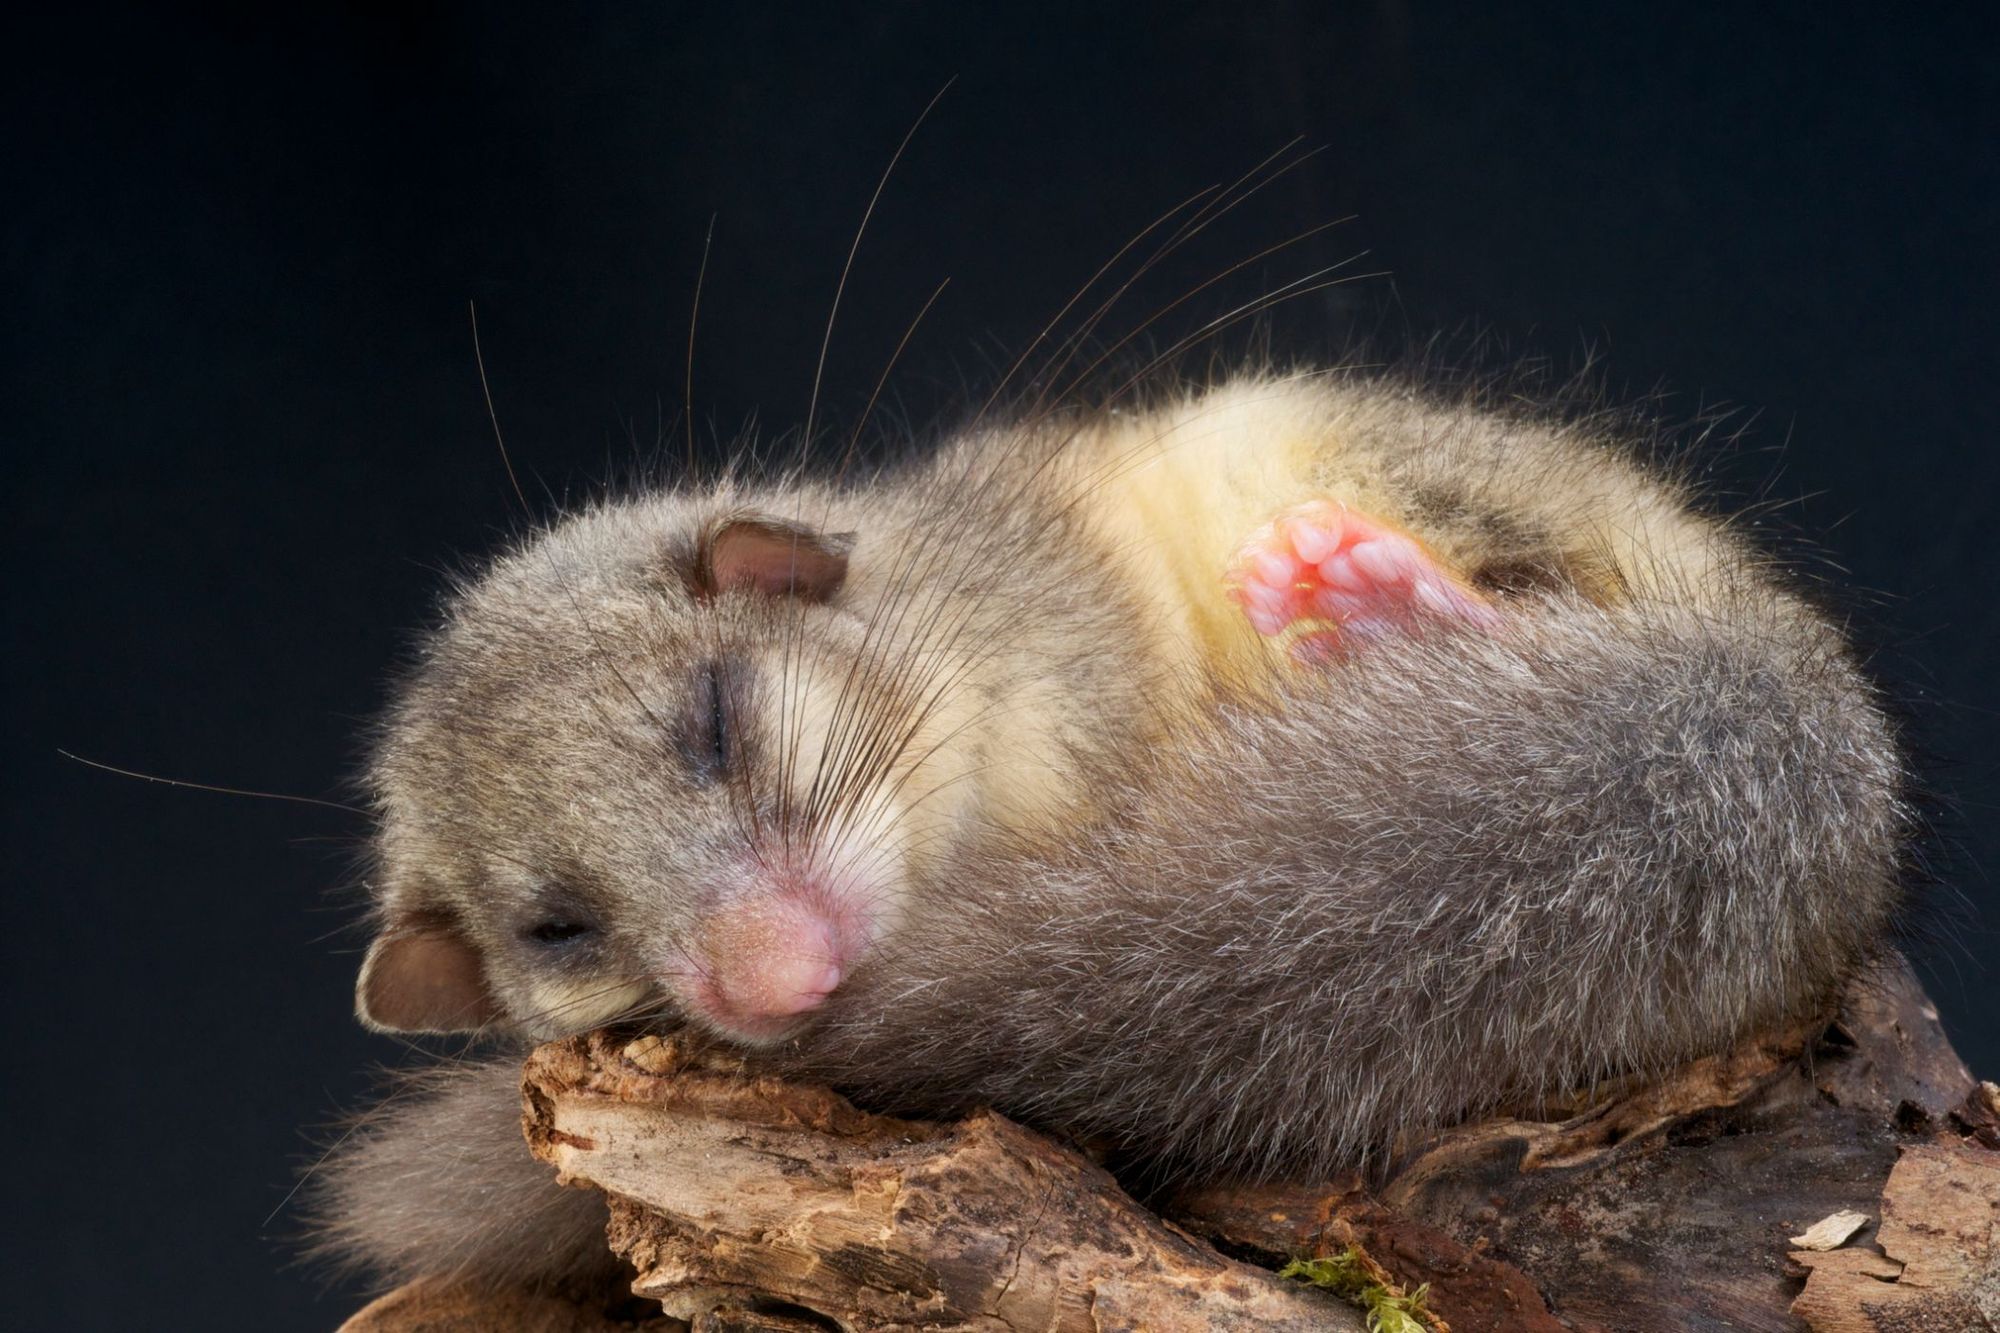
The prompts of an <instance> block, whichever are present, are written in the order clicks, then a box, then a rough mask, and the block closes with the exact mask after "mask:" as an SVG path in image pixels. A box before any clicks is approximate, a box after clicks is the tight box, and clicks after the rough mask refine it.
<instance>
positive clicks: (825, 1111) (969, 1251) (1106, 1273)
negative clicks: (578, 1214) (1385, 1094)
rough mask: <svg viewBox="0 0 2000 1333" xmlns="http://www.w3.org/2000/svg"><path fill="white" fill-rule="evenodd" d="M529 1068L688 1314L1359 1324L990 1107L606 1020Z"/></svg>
mask: <svg viewBox="0 0 2000 1333" xmlns="http://www.w3.org/2000/svg"><path fill="white" fill-rule="evenodd" d="M526 1087H527V1096H528V1104H529V1117H528V1139H529V1143H530V1144H531V1146H532V1147H533V1148H534V1150H535V1152H536V1153H537V1154H538V1155H539V1156H541V1157H542V1158H544V1159H545V1160H547V1161H549V1162H550V1163H552V1164H553V1165H555V1167H556V1168H557V1170H558V1172H559V1174H560V1176H561V1178H562V1179H563V1180H564V1181H566V1182H570V1183H586V1184H589V1185H592V1186H595V1187H596V1188H599V1189H602V1190H604V1191H605V1192H606V1193H607V1194H609V1195H610V1196H611V1199H612V1220H611V1227H610V1237H611V1244H612V1247H613V1249H614V1250H616V1251H617V1252H618V1253H619V1254H621V1255H623V1256H624V1257H625V1258H627V1259H628V1260H629V1261H631V1263H632V1264H633V1266H634V1267H635V1268H636V1269H637V1271H638V1277H637V1279H636V1280H635V1282H634V1283H633V1290H634V1291H635V1292H638V1293H640V1294H642V1295H645V1296H649V1297H652V1298H654V1299H656V1300H658V1301H659V1302H660V1304H661V1306H662V1308H664V1309H665V1310H666V1311H667V1312H668V1313H669V1314H673V1315H677V1316H679V1317H682V1318H687V1319H694V1318H697V1317H701V1316H704V1315H707V1314H709V1313H710V1312H712V1311H714V1310H716V1309H718V1308H724V1309H727V1308H731V1307H738V1308H750V1309H754V1308H756V1307H758V1306H759V1305H770V1304H773V1303H777V1304H782V1305H783V1306H787V1307H792V1308H799V1309H804V1310H810V1311H812V1312H813V1313H814V1314H816V1315H818V1316H820V1317H821V1318H823V1319H826V1320H829V1321H831V1322H832V1323H834V1324H836V1325H838V1326H839V1327H841V1328H843V1329H876V1328H902V1327H909V1326H915V1325H921V1326H923V1327H925V1328H936V1329H967V1330H973V1329H978V1330H994V1331H995V1333H999V1331H1000V1330H1007V1329H1023V1328H1034V1329H1046V1330H1051V1331H1052V1333H1053V1331H1056V1330H1075V1331H1076V1333H1084V1331H1085V1330H1099V1329H1106V1328H1133V1329H1140V1328H1144V1329H1159V1330H1163V1331H1169V1330H1176V1329H1186V1330H1196V1329H1209V1328H1221V1329H1245V1330H1251V1329H1258V1330H1262V1329H1270V1330H1306V1329H1341V1328H1347V1329H1356V1330H1358V1329H1360V1328H1361V1327H1362V1322H1361V1320H1360V1318H1359V1316H1358V1315H1357V1314H1356V1313H1355V1312H1354V1311H1353V1310H1352V1309H1351V1308H1349V1307H1347V1306H1345V1305H1342V1304H1340V1303H1338V1302H1337V1301H1335V1300H1334V1299H1333V1298H1331V1297H1329V1296H1326V1295H1324V1294H1322V1293H1320V1292H1317V1291H1314V1290H1312V1289H1310V1288H1309V1287H1306V1286H1303V1285H1301V1284H1298V1283H1294V1282H1287V1281H1284V1280H1281V1279H1279V1278H1277V1277H1275V1276H1274V1275H1273V1274H1271V1273H1270V1272H1267V1271H1265V1270H1262V1269H1259V1268H1255V1267H1252V1266H1250V1265H1247V1264H1243V1263H1239V1262H1237V1261H1234V1260H1231V1259H1227V1258H1225V1257H1223V1256H1222V1255H1221V1254H1219V1253H1217V1252H1216V1251H1215V1250H1214V1249H1213V1248H1211V1247H1210V1246H1207V1245H1204V1244H1201V1243H1200V1242H1197V1241H1195V1240H1193V1239H1192V1238H1190V1237H1188V1236H1187V1235H1185V1234H1184V1233H1182V1232H1180V1231H1178V1230H1176V1229H1175V1228H1173V1227H1171V1226H1169V1225H1168V1224H1166V1223H1165V1222H1163V1221H1162V1220H1161V1219H1159V1218H1158V1217H1156V1216H1154V1215H1153V1214H1151V1213H1149V1212H1147V1211H1146V1210H1145V1209H1143V1208H1141V1207H1140V1206H1139V1205H1138V1204H1136V1203H1134V1202H1133V1201H1132V1200H1131V1199H1130V1198H1129V1197H1127V1196H1126V1194H1125V1193H1124V1192H1123V1191H1122V1190H1121V1189H1119V1187H1118V1185H1117V1183H1116V1182H1115V1181H1114V1180H1113V1179H1112V1178H1111V1176H1110V1175H1109V1174H1107V1173H1106V1172H1105V1171H1103V1170H1102V1169H1101V1168H1099V1167H1096V1166H1093V1165H1091V1164H1090V1163H1089V1162H1087V1161H1085V1160H1084V1159H1083V1158H1082V1157H1081V1156H1079V1155H1077V1154H1076V1153H1074V1152H1072V1151H1070V1150H1068V1149H1066V1148H1062V1147H1059V1146H1058V1145H1056V1144H1054V1143H1052V1142H1051V1141H1049V1140H1048V1139H1045V1138H1043V1137H1041V1136H1039V1135H1036V1134H1031V1133H1029V1132H1028V1131H1026V1130H1024V1129H1022V1128H1021V1127H1019V1126H1018V1125H1015V1124H1013V1123H1012V1122H1011V1121H1009V1120H1007V1119H1006V1118H1005V1117H1003V1116H999V1115H995V1114H993V1113H991V1112H980V1113H975V1114H973V1115H971V1116H969V1117H967V1118H966V1119H964V1120H962V1121H959V1122H956V1123H953V1124H943V1125H940V1124H927V1123H920V1122H915V1121H906V1120H896V1119H893V1118H890V1117H886V1116H876V1115H868V1114H865V1113H863V1112H861V1111H857V1110H856V1109H855V1108H854V1107H853V1106H851V1105H849V1104H848V1103H847V1102H846V1101H844V1100H843V1099H841V1098H840V1097H838V1096H836V1095H835V1094H833V1093H832V1092H830V1091H828V1090H826V1089H824V1088H817V1087H811V1086H803V1085H798V1084H791V1083H785V1082H782V1081H780V1080H777V1079H773V1078H767V1077H759V1076H757V1075H755V1074H754V1073H752V1072H750V1071H748V1070H746V1069H745V1067H744V1066H743V1064H742V1062H741V1061H740V1060H738V1059H734V1058H731V1057H728V1056H724V1055H720V1054H718V1053H715V1052H712V1051H704V1050H701V1049H699V1048H696V1047H693V1046H691V1045H689V1044H687V1043H684V1042H681V1041H676V1040H671V1039H662V1038H659V1037H642V1038H639V1039H637V1040H635V1041H630V1042H625V1041H621V1040H619V1039H617V1038H613V1037H609V1036H606V1035H604V1034H592V1035H590V1036H588V1037H584V1038H578V1039H575V1040H572V1041H568V1042H559V1043H554V1044H551V1045H549V1046H545V1047H543V1048H542V1049H541V1050H539V1051H537V1052H536V1053H535V1055H534V1057H533V1058H532V1059H531V1060H530V1061H529V1064H528V1069H527V1073H526Z"/></svg>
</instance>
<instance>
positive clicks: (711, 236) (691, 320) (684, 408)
mask: <svg viewBox="0 0 2000 1333" xmlns="http://www.w3.org/2000/svg"><path fill="white" fill-rule="evenodd" d="M714 241H715V214H713V213H710V214H709V215H708V233H707V234H706V235H705V236H703V237H702V238H701V268H700V269H698V270H697V271H696V272H695V275H694V302H693V304H692V306H691V307H690V308H689V310H688V336H687V387H686V392H685V394H684V396H683V397H682V399H681V413H682V415H683V416H685V417H686V418H687V474H688V477H689V478H690V479H692V478H693V476H694V472H695V461H694V330H695V323H696V321H697V320H699V319H700V318H701V288H702V284H703V283H705V282H706V281H707V280H708V249H709V246H710V245H711V244H713V243H714Z"/></svg>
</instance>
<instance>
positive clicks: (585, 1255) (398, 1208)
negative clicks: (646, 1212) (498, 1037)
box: [307, 1054, 620, 1289]
mask: <svg viewBox="0 0 2000 1333" xmlns="http://www.w3.org/2000/svg"><path fill="white" fill-rule="evenodd" d="M307 1221H308V1222H309V1223H310V1224H311V1226H312V1233H311V1234H312V1239H311V1241H310V1244H309V1246H308V1253H309V1254H310V1255H311V1256H312V1257H314V1258H316V1259H322V1260H326V1261H328V1262H330V1263H331V1264H333V1265H334V1266H336V1267H339V1268H343V1269H346V1270H348V1271H352V1272H359V1273H366V1274H368V1275H370V1276H371V1277H373V1278H375V1279H376V1280H379V1281H384V1282H389V1283H396V1282H405V1281H409V1280H410V1279H413V1278H418V1277H446V1278H454V1279H462V1280H464V1281H467V1282H472V1283H478V1284H482V1285H487V1286H506V1285H521V1286H530V1287H538V1288H556V1287H573V1288H577V1289H590V1288H594V1287H598V1286H600V1285H601V1284H604V1283H607V1282H608V1281H609V1280H610V1279H611V1278H612V1277H613V1276H614V1275H615V1274H616V1273H617V1272H619V1271H620V1268H619V1265H618V1263H617V1261H615V1260H614V1259H613V1258H612V1257H611V1253H610V1251H609V1250H608V1249H606V1248H605V1244H604V1223H605V1208H604V1196H603V1195H601V1194H599V1193H597V1192H596V1191H595V1190H585V1189H559V1188H557V1187H556V1184H555V1173H554V1172H553V1171H552V1170H550V1169H549V1168H548V1167H546V1166H543V1165H542V1164H541V1163H540V1162H538V1161H536V1160H535V1159H534V1158H533V1157H531V1156H530V1155H529V1154H528V1150H527V1145H526V1144H525V1143H524V1142H523V1141H522V1137H521V1061H520V1057H519V1055H518V1054H516V1055H513V1056H511V1057H500V1058H487V1059H480V1060H472V1061H465V1062H453V1063H449V1064H441V1065H438V1066H436V1067H434V1068H431V1069H428V1070H425V1071H423V1072H421V1073H418V1074H413V1075H408V1076H405V1078H404V1080H403V1082H402V1084H401V1086H399V1087H398V1088H397V1090H396V1092H395V1094H394V1096H392V1097H391V1098H390V1099H388V1100H386V1101H384V1102H383V1103H382V1104H381V1105H380V1106H378V1107H376V1108H375V1109H374V1110H372V1111H371V1112H369V1113H368V1114H367V1115H366V1116H365V1117H364V1118H362V1119H361V1120H360V1121H358V1122H357V1123H356V1124H355V1126H354V1127H353V1129H352V1131H351V1132H350V1133H348V1134H347V1135H346V1136H345V1137H344V1138H343V1139H342V1140H341V1143H340V1145H339V1147H338V1148H337V1149H336V1150H335V1151H334V1152H333V1153H332V1154H331V1155H330V1156H329V1157H328V1159H327V1164H326V1168H325V1169H324V1170H320V1171H318V1172H316V1173H315V1175H314V1177H313V1191H312V1194H311V1195H310V1196H309V1208H308V1212H307Z"/></svg>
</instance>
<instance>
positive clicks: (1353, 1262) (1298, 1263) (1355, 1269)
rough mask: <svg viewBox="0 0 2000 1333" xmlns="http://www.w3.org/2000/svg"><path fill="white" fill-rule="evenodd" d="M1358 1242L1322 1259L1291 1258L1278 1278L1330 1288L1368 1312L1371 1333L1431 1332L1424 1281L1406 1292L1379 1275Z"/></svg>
mask: <svg viewBox="0 0 2000 1333" xmlns="http://www.w3.org/2000/svg"><path fill="white" fill-rule="evenodd" d="M1380 1273H1381V1270H1380V1269H1379V1268H1376V1267H1375V1265H1374V1264H1372V1263H1370V1262H1369V1261H1368V1259H1367V1257H1366V1256H1365V1255H1363V1254H1362V1252H1361V1247H1360V1246H1358V1245H1350V1246H1348V1247H1347V1249H1346V1250H1344V1251H1343V1252H1341V1253H1340V1254H1335V1255H1330V1256H1328V1257H1326V1258H1324V1259H1294V1260H1292V1261H1291V1262H1290V1263H1288V1264H1286V1265H1285V1266H1284V1267H1283V1268H1280V1269H1279V1270H1278V1276H1279V1277H1289V1278H1297V1279H1298V1280H1299V1281H1301V1282H1310V1283H1312V1284H1313V1285H1314V1286H1315V1287H1319V1288H1321V1289H1322V1290H1325V1291H1330V1292H1332V1293H1333V1294H1334V1295H1336V1296H1338V1297H1340V1298H1341V1299H1342V1300H1344V1301H1347V1302H1348V1303H1350V1304H1352V1305H1357V1306H1359V1307H1361V1309H1362V1310H1364V1311H1366V1312H1367V1315H1368V1327H1369V1330H1370V1333H1430V1322H1429V1312H1428V1311H1426V1310H1425V1309H1424V1293H1425V1292H1427V1291H1429V1290H1430V1284H1429V1283H1425V1284H1424V1285H1423V1286H1421V1287H1418V1288H1417V1289H1416V1290H1415V1291H1413V1292H1410V1293H1408V1294H1407V1295H1405V1294H1404V1293H1403V1292H1402V1291H1401V1290H1400V1289H1399V1288H1397V1287H1395V1286H1394V1285H1392V1284H1391V1283H1389V1282H1386V1281H1384V1280H1383V1279H1382V1277H1380V1276H1379V1274H1380Z"/></svg>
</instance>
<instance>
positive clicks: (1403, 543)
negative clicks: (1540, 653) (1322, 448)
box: [1224, 500, 1500, 660]
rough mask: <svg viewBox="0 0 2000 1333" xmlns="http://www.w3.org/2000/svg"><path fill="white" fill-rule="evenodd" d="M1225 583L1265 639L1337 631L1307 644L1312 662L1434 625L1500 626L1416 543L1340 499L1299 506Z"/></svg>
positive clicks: (1258, 536)
mask: <svg viewBox="0 0 2000 1333" xmlns="http://www.w3.org/2000/svg"><path fill="white" fill-rule="evenodd" d="M1224 582H1225V583H1227V585H1228V587H1229V595H1230V596H1231V597H1232V598H1234V599H1235V601H1236V603H1237V604H1238V605H1239V606H1241V607H1242V608H1243V614H1244V615H1245V616H1246V617H1248V618H1249V621H1250V624H1251V625H1252V626H1253V627H1254V628H1255V629H1256V630H1257V632H1258V633H1259V634H1266V635H1275V634H1282V633H1283V632H1284V631H1285V630H1286V629H1288V628H1289V627H1290V626H1291V625H1292V624H1294V623H1295V622H1297V621H1301V620H1315V621H1328V622H1331V624H1332V625H1333V627H1334V628H1333V630H1332V631H1322V632H1320V633H1318V634H1313V635H1310V636H1308V637H1307V639H1306V640H1304V641H1302V642H1301V644H1300V645H1299V651H1300V653H1301V654H1302V655H1303V656H1305V657H1306V658H1308V659H1309V660H1310V659H1313V658H1319V657H1324V656H1327V655H1329V654H1330V653H1332V652H1335V651H1338V650H1339V649H1340V648H1342V647H1344V646H1346V645H1347V644H1348V643H1349V642H1350V641H1351V640H1353V639H1356V638H1363V639H1365V638H1372V637H1377V636H1379V635H1381V634H1383V633H1386V632H1391V631H1401V630H1406V629H1409V628H1411V627H1412V626H1414V625H1415V624H1418V623H1420V622H1421V621H1423V620H1425V619H1433V620H1447V621H1457V622H1460V623H1465V624H1473V625H1481V626H1491V625H1497V624H1498V623H1499V620H1500V617H1499V613H1498V612H1497V611H1495V610H1494V608H1493V605H1492V603H1490V602H1488V601H1487V600H1486V599H1485V598H1484V597H1482V596H1480V595H1479V594H1478V593H1477V592H1475V591H1473V590H1472V589H1471V588H1469V587H1467V586H1466V585H1465V584H1464V583H1463V582H1461V581H1460V580H1459V578H1458V577H1457V575H1455V574H1453V573H1451V571H1450V570H1448V569H1446V568H1445V566H1444V565H1443V564H1441V563H1440V562H1439V561H1438V560H1437V559H1436V558H1435V557H1433V556H1432V555H1431V554H1430V553H1429V552H1427V551H1426V550H1424V548H1423V547H1422V545H1420V544H1419V543H1418V542H1417V540H1416V539H1415V538H1413V537H1411V536H1410V535H1408V534H1407V533H1404V532H1402V531H1399V530H1398V529H1396V528H1393V527H1390V526H1389V525H1388V524H1386V523H1383V522H1381V521H1380V520H1379V519H1375V518H1371V517H1369V516H1368V515H1367V514H1364V513H1361V512H1360V511H1359V510H1354V509H1348V508H1346V507H1345V506H1342V505H1339V504H1336V503H1334V502H1333V501H1331V500H1314V501H1312V502H1310V503H1308V504H1302V505H1299V506H1298V507H1297V508H1294V509H1290V510H1287V511H1286V512H1285V513H1283V514H1280V515H1279V516H1278V517H1277V518H1276V519H1275V520H1273V521H1272V522H1270V523H1267V524H1265V525H1264V526H1263V527H1261V528H1259V529H1258V530H1257V531H1256V532H1253V533H1251V534H1250V539H1249V540H1248V541H1246V542H1245V543H1244V544H1243V546H1242V549H1240V550H1239V551H1238V552H1237V553H1236V559H1235V560H1234V561H1233V562H1232V563H1231V564H1230V567H1229V570H1228V572H1227V573H1226V574H1225V575H1224Z"/></svg>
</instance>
